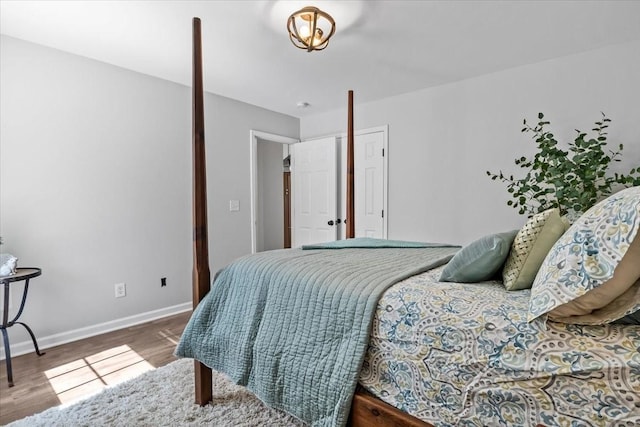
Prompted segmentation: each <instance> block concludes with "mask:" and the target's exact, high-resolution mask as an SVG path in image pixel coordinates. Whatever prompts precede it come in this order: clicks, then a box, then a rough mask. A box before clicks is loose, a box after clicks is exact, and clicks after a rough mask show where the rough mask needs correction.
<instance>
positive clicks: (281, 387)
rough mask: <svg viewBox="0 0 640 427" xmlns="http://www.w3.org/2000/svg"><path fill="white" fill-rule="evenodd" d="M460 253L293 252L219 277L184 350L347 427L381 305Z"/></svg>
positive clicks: (263, 394)
mask: <svg viewBox="0 0 640 427" xmlns="http://www.w3.org/2000/svg"><path fill="white" fill-rule="evenodd" d="M458 249H459V248H458V247H427V248H376V249H354V248H343V249H340V250H322V249H318V250H301V249H285V250H277V251H269V252H262V253H259V254H255V255H251V256H247V257H244V258H241V259H239V260H237V261H235V262H234V263H232V264H230V265H229V266H227V267H226V268H224V269H223V270H221V271H220V273H219V274H218V275H217V277H216V279H215V281H214V283H213V286H212V288H211V291H210V292H209V293H208V294H207V296H206V297H205V298H204V299H203V301H202V302H201V303H200V304H199V305H198V307H197V308H196V310H195V311H194V313H193V316H192V318H191V320H190V321H189V323H188V324H187V326H186V328H185V331H184V333H183V336H182V338H181V340H180V342H179V344H178V347H177V349H176V355H177V356H180V357H190V358H194V359H196V360H199V361H200V362H202V363H204V364H205V365H207V366H209V367H211V368H212V369H215V370H217V371H220V372H224V373H226V374H227V375H228V376H229V377H230V378H231V379H232V380H233V381H235V382H236V383H238V384H241V385H245V386H247V388H249V389H250V390H251V391H252V392H254V393H255V394H256V395H257V396H258V397H259V398H260V399H261V400H263V401H264V402H265V403H266V404H267V405H269V406H271V407H274V408H278V409H282V410H284V411H286V412H288V413H290V414H292V415H294V416H296V417H297V418H299V419H301V420H303V421H305V422H307V423H308V424H311V425H312V426H344V425H345V424H346V422H347V419H348V415H349V409H350V406H351V399H352V397H353V393H354V391H355V388H356V384H357V381H358V375H359V372H360V369H361V366H362V363H363V360H364V355H365V352H366V350H367V345H368V342H369V332H370V330H371V325H372V322H373V317H374V313H375V309H376V305H377V302H378V300H379V298H380V297H381V295H382V294H383V292H384V291H385V290H386V289H387V288H389V287H390V286H391V285H393V284H395V283H396V282H399V281H400V280H403V279H405V278H407V277H410V276H412V275H415V274H418V273H421V272H424V271H427V270H429V269H431V268H434V267H437V266H439V265H442V264H444V263H446V262H447V261H448V260H449V259H451V257H452V256H453V255H454V253H455V252H456V251H457V250H458Z"/></svg>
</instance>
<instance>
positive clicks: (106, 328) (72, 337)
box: [0, 302, 193, 360]
mask: <svg viewBox="0 0 640 427" xmlns="http://www.w3.org/2000/svg"><path fill="white" fill-rule="evenodd" d="M192 308H193V306H192V303H191V302H185V303H182V304H178V305H173V306H171V307H165V308H160V309H158V310H152V311H147V312H146V313H140V314H135V315H133V316H128V317H123V318H121V319H116V320H111V321H109V322H104V323H99V324H97V325H92V326H87V327H84V328H80V329H74V330H72V331H68V332H62V333H60V334H54V335H49V336H46V337H39V336H37V335H36V339H37V340H38V347H40V349H45V348H49V347H55V346H57V345H61V344H66V343H69V342H72V341H78V340H81V339H83V338H89V337H93V336H96V335H100V334H104V333H107V332H111V331H116V330H118V329H123V328H128V327H130V326H135V325H139V324H141V323H145V322H150V321H152V320H156V319H161V318H163V317H167V316H173V315H174V314H180V313H184V312H185V311H190V310H191V309H192ZM13 328H22V327H21V326H20V325H16V326H13ZM25 334H26V335H27V338H28V334H27V333H26V331H25ZM10 345H11V357H12V358H13V357H15V356H20V355H21V354H27V353H32V352H34V351H35V350H34V349H33V343H32V342H31V339H30V338H28V339H27V340H26V341H22V342H19V343H15V344H13V343H10ZM4 359H5V354H4V346H2V348H0V360H4Z"/></svg>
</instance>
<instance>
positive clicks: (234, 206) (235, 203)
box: [229, 200, 240, 212]
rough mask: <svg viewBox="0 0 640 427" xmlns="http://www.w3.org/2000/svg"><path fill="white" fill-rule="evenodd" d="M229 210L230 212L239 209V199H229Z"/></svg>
mask: <svg viewBox="0 0 640 427" xmlns="http://www.w3.org/2000/svg"><path fill="white" fill-rule="evenodd" d="M229 210H230V211H231V212H235V211H239V210H240V200H229Z"/></svg>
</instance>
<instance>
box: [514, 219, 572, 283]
mask: <svg viewBox="0 0 640 427" xmlns="http://www.w3.org/2000/svg"><path fill="white" fill-rule="evenodd" d="M565 229H566V225H565V222H564V221H563V220H562V219H561V218H560V211H559V210H558V209H549V210H546V211H544V212H541V213H539V214H536V215H534V216H532V217H531V218H530V219H529V220H528V221H527V223H526V224H525V225H524V227H522V229H521V230H520V231H518V234H516V238H515V239H514V240H513V243H512V244H511V250H510V251H509V256H508V257H507V261H506V262H505V264H504V268H503V269H502V281H503V282H504V287H505V288H507V290H508V291H515V290H519V289H528V288H530V287H531V285H532V284H533V279H535V277H536V273H537V272H538V269H539V268H540V266H541V265H542V262H543V261H544V257H545V256H547V253H548V252H549V250H550V249H551V247H553V244H554V243H555V242H556V241H557V240H558V239H559V238H560V236H562V233H564V231H565Z"/></svg>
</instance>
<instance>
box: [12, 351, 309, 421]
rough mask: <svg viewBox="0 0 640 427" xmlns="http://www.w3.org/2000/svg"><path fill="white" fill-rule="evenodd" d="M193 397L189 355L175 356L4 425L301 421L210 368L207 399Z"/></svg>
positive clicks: (191, 369) (191, 363)
mask: <svg viewBox="0 0 640 427" xmlns="http://www.w3.org/2000/svg"><path fill="white" fill-rule="evenodd" d="M193 402H194V385H193V360H191V359H180V360H177V361H175V362H172V363H170V364H168V365H166V366H163V367H160V368H158V369H155V370H153V371H149V372H145V373H144V374H142V375H140V376H139V377H137V378H133V379H131V380H129V381H126V382H123V383H121V384H118V385H116V386H114V387H112V388H107V389H105V390H104V391H102V392H100V393H99V394H97V395H95V396H92V397H90V398H88V399H86V400H83V401H81V402H78V403H75V404H73V405H71V406H67V407H62V406H58V407H54V408H50V409H47V410H46V411H44V412H41V413H39V414H36V415H32V416H30V417H27V418H23V419H21V420H18V421H15V422H13V423H11V424H9V426H10V427H36V426H43V427H44V426H47V427H49V426H64V427H67V426H68V427H71V426H73V427H76V426H87V427H89V426H91V427H95V426H110V427H111V426H122V427H125V426H126V427H130V426H144V427H146V426H149V427H150V426H154V427H156V426H203V425H206V426H220V427H227V426H234V427H235V426H245V427H257V426H264V427H267V426H269V427H272V426H273V427H284V426H303V425H304V424H303V423H302V422H300V421H299V420H297V419H295V418H294V417H292V416H290V415H287V414H286V413H284V412H281V411H277V410H274V409H270V408H268V407H267V406H265V405H264V403H262V402H261V401H260V400H259V399H258V398H257V397H256V396H255V395H253V394H252V393H251V392H250V391H248V390H247V389H246V388H244V387H241V386H238V385H236V384H233V383H232V382H231V381H230V380H229V379H228V378H227V377H225V376H223V375H222V374H219V373H217V372H215V371H214V372H213V400H212V403H210V404H209V405H207V406H202V407H201V406H199V405H196V404H195V403H193Z"/></svg>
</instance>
